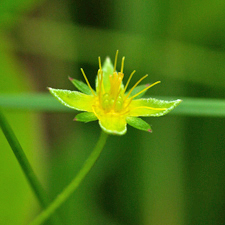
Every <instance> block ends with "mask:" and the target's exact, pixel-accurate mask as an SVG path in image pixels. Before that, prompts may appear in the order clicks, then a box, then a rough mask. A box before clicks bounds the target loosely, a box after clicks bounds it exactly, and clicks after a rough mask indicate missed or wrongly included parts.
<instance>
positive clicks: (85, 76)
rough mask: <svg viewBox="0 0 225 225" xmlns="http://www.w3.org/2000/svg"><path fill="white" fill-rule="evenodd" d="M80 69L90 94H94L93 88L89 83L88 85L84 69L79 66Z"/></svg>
mask: <svg viewBox="0 0 225 225" xmlns="http://www.w3.org/2000/svg"><path fill="white" fill-rule="evenodd" d="M80 70H81V72H82V74H83V76H84V79H85V81H86V83H87V85H88V87H89V88H90V90H91V92H92V94H93V95H94V96H95V92H94V91H93V89H92V88H91V85H90V83H89V81H88V79H87V77H86V75H85V73H84V70H83V69H82V68H81V69H80Z"/></svg>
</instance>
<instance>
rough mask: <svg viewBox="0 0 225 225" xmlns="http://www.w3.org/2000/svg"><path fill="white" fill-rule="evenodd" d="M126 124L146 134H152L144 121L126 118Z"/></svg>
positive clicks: (136, 118)
mask: <svg viewBox="0 0 225 225" xmlns="http://www.w3.org/2000/svg"><path fill="white" fill-rule="evenodd" d="M126 121H127V123H128V124H129V125H130V126H132V127H134V128H136V129H139V130H144V131H148V132H152V128H151V127H150V125H149V124H148V123H146V122H145V121H144V120H142V119H141V118H138V117H127V118H126Z"/></svg>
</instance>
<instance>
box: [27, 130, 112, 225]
mask: <svg viewBox="0 0 225 225" xmlns="http://www.w3.org/2000/svg"><path fill="white" fill-rule="evenodd" d="M107 137H108V134H106V133H105V132H104V131H102V132H101V135H100V138H99V140H98V142H97V144H96V146H95V148H94V150H93V151H92V153H91V155H90V156H89V157H88V159H87V160H86V162H85V163H84V165H83V167H82V168H81V170H80V171H79V172H78V174H77V175H76V176H75V178H74V179H73V180H72V182H71V183H70V184H69V185H68V186H67V187H66V188H65V189H64V190H63V191H62V192H61V194H59V195H58V197H57V198H56V199H55V200H54V201H53V202H52V203H51V204H50V205H49V207H48V208H47V209H46V210H44V211H43V212H42V213H41V214H40V215H39V216H37V217H36V219H34V220H33V221H32V222H31V223H30V225H40V224H42V223H43V222H44V221H45V220H46V219H48V217H49V216H50V215H51V214H52V213H53V212H54V211H55V210H56V209H57V208H59V207H60V206H61V204H62V203H63V202H65V201H66V200H67V199H68V198H69V197H70V195H71V194H72V193H73V192H74V191H75V190H76V189H77V187H78V186H79V185H80V183H81V182H82V180H83V179H84V178H85V176H86V175H87V174H88V172H89V171H90V170H91V168H92V167H93V166H94V164H95V163H96V161H97V159H98V158H99V156H100V153H101V152H102V150H103V147H104V145H105V143H106V140H107Z"/></svg>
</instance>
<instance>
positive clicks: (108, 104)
mask: <svg viewBox="0 0 225 225" xmlns="http://www.w3.org/2000/svg"><path fill="white" fill-rule="evenodd" d="M117 55H118V51H117V53H116V57H115V63H114V66H113V64H112V63H111V61H110V59H109V58H106V60H105V62H104V65H103V67H102V66H101V60H100V57H99V58H98V59H99V70H98V73H97V77H96V91H94V90H93V89H92V88H91V86H90V84H89V81H88V79H87V77H86V75H85V73H84V71H83V69H81V71H82V74H83V76H84V78H85V81H86V83H87V84H85V83H83V82H82V81H78V80H76V79H73V78H69V79H70V80H71V82H72V83H73V84H74V85H75V87H76V88H77V89H78V90H79V91H81V92H78V91H69V90H61V89H53V88H49V91H50V92H51V94H52V95H53V96H54V97H56V99H58V100H59V101H60V102H61V103H62V104H63V105H65V106H67V107H69V108H72V109H75V110H79V111H85V112H83V113H80V114H78V115H77V116H76V117H75V120H76V121H81V122H90V121H94V120H99V124H100V126H101V128H102V129H103V130H104V131H105V132H107V133H110V134H117V135H123V134H125V133H126V131H127V123H128V124H129V125H131V126H133V127H135V128H137V129H140V130H145V131H148V132H151V131H152V130H151V127H150V125H149V124H148V123H146V122H145V121H144V120H142V119H141V118H139V117H140V116H141V117H147V116H156V117H157V116H163V115H165V114H167V113H168V112H170V111H171V110H172V109H173V108H175V107H176V106H177V105H179V104H180V102H181V100H179V99H178V100H175V101H163V100H158V99H154V98H140V97H141V96H143V94H144V93H145V92H146V91H147V90H148V89H149V88H151V87H152V86H154V85H156V84H158V83H160V81H157V82H155V83H153V84H151V85H140V86H138V85H139V83H140V82H141V81H142V80H143V79H145V78H146V77H147V75H145V76H144V77H142V78H141V79H140V80H139V81H138V82H137V83H136V84H135V85H134V86H133V87H132V88H131V89H130V90H128V91H127V89H128V85H129V83H130V80H131V78H132V77H133V75H134V73H135V71H133V72H132V73H131V75H130V77H129V79H128V81H127V83H126V85H125V86H124V85H123V77H124V73H123V68H124V59H125V58H124V57H123V58H122V63H121V69H120V72H117V71H116V64H117Z"/></svg>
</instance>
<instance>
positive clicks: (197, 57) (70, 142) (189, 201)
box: [0, 0, 225, 225]
mask: <svg viewBox="0 0 225 225" xmlns="http://www.w3.org/2000/svg"><path fill="white" fill-rule="evenodd" d="M224 12H225V1H220V0H205V1H200V0H189V1H178V0H170V1H162V0H150V1H137V0H136V1H134V0H130V1H125V0H115V1H112V0H110V1H105V0H98V1H96V0H89V1H80V0H76V1H73V0H65V1H60V0H46V1H44V0H43V1H37V0H14V1H13V0H2V1H1V2H0V78H1V82H0V106H2V107H3V109H4V112H5V115H6V117H7V118H8V120H9V122H10V124H11V126H12V128H13V129H14V132H15V133H16V135H17V138H18V139H19V141H20V143H21V145H22V146H23V148H24V150H25V152H26V154H27V156H28V158H29V160H30V161H31V163H32V165H33V167H34V170H35V172H36V173H37V174H38V177H39V178H40V179H41V182H42V183H43V184H44V186H45V188H46V189H47V190H48V191H49V193H51V197H52V198H54V197H55V196H56V195H57V194H58V193H60V192H61V191H62V189H63V188H64V187H65V186H66V185H67V184H68V183H69V182H70V181H71V180H72V178H73V177H74V176H75V174H76V173H77V171H78V170H79V168H80V167H81V166H82V164H83V162H84V161H85V159H86V158H87V157H88V155H89V154H90V152H91V150H92V148H93V147H94V145H95V143H96V141H97V140H98V135H99V133H100V128H99V126H98V124H97V123H96V122H93V123H89V124H83V123H78V122H73V121H72V120H73V118H74V116H75V113H76V112H75V111H68V112H70V113H68V112H66V111H65V112H59V111H57V110H55V109H54V108H52V109H50V110H47V108H48V107H46V110H45V109H40V107H41V102H43V101H38V102H39V103H40V105H39V104H38V103H36V102H35V101H34V102H33V100H35V98H33V97H32V96H34V97H35V96H43V97H44V98H45V97H46V98H47V97H48V95H49V94H48V93H47V90H46V87H48V86H50V87H54V88H62V89H71V90H72V89H73V86H72V84H71V83H70V82H69V80H68V79H67V78H68V76H71V77H74V78H77V79H83V78H82V74H81V72H80V67H82V68H84V71H85V73H86V74H87V76H88V78H89V80H90V83H91V84H92V86H94V81H95V76H96V73H97V69H98V61H97V57H98V56H101V58H102V61H103V60H104V58H105V57H106V56H110V57H111V58H112V59H114V55H115V52H116V50H117V49H119V51H120V53H119V63H118V64H119V65H118V66H120V59H121V57H122V56H125V57H126V60H125V69H124V72H125V75H126V77H125V80H126V79H128V77H129V74H130V73H131V72H132V71H133V70H134V69H135V70H136V71H137V72H136V74H135V79H133V82H135V80H136V81H137V80H138V79H139V78H140V77H142V76H143V75H145V74H146V73H147V74H149V77H148V78H147V79H146V80H147V82H150V83H152V82H155V81H157V80H161V81H162V83H161V84H160V85H157V86H156V87H154V88H152V89H150V90H149V91H148V95H149V96H162V98H163V96H165V98H166V97H171V98H173V99H177V98H181V99H182V98H183V99H184V102H183V103H182V104H184V105H185V97H188V98H191V99H192V100H193V101H194V99H199V98H205V99H211V101H210V102H208V108H210V110H211V111H212V113H211V114H210V115H208V116H207V115H205V116H201V112H200V111H198V110H196V111H195V112H194V113H192V114H188V113H187V112H188V110H190V109H189V108H188V107H187V105H186V107H185V108H183V109H184V110H183V111H182V112H180V113H179V114H178V113H175V112H176V111H175V110H179V107H180V109H182V104H181V105H180V106H179V107H178V108H177V109H175V110H174V113H171V114H169V115H167V116H165V117H162V118H147V119H146V121H147V122H149V123H150V124H151V125H152V128H153V133H152V134H149V133H145V132H142V131H139V130H135V129H133V128H131V127H128V133H127V134H126V135H125V136H121V137H117V136H111V137H110V138H109V140H108V143H107V145H106V147H105V149H104V151H103V153H102V155H101V157H100V159H99V161H98V163H97V164H96V165H95V167H94V169H93V170H92V171H91V173H90V174H89V175H88V177H87V178H86V179H85V181H84V182H83V183H82V184H81V186H80V187H79V189H78V190H77V191H76V192H75V193H74V194H73V195H72V197H71V198H70V199H69V200H68V201H66V202H65V204H63V205H62V207H60V209H58V210H57V213H58V214H59V215H60V217H61V220H62V221H63V224H65V225H71V224H78V225H84V224H92V225H94V224H96V225H97V224H98V225H101V224H104V225H105V224H107V225H108V224H109V225H125V224H129V225H196V224H197V225H207V224H208V225H219V224H220V225H222V224H225V173H224V171H225V148H224V147H225V145H224V140H225V132H224V126H225V121H224V113H222V114H221V115H220V116H219V115H217V114H214V108H213V107H211V106H210V104H211V103H213V102H216V101H217V100H218V99H223V98H224V85H225V16H224ZM132 84H133V83H132ZM40 93H41V94H43V93H46V95H44V94H43V95H40ZM38 94H39V95H38ZM11 97H12V99H14V100H12V104H11V106H10V107H9V106H8V105H7V104H8V103H7V102H8V99H9V98H10V99H11ZM27 97H30V100H31V101H30V102H27V100H26V98H27ZM50 98H52V102H54V103H55V101H56V100H54V99H53V97H50ZM190 102H191V101H190ZM20 103H23V104H25V105H26V104H27V106H26V107H25V108H26V109H21V108H20ZM32 104H33V105H36V107H34V108H33V109H32V110H30V109H29V105H32ZM57 104H59V103H57ZM221 104H222V106H223V108H224V107H225V106H224V101H223V102H222V103H221ZM47 105H48V103H47ZM49 107H50V106H49ZM177 112H178V111H177ZM185 112H186V113H185ZM40 210H41V209H40V208H39V204H38V202H37V200H36V198H35V197H34V195H33V193H32V191H31V189H30V187H29V185H28V183H27V181H26V179H25V177H24V174H23V173H22V171H21V168H20V167H19V165H18V162H17V161H16V159H15V157H14V155H13V153H12V151H11V149H10V147H9V145H8V143H7V141H6V140H5V137H4V135H3V134H2V132H0V224H6V225H8V224H9V225H10V224H18V225H20V224H27V223H28V222H29V221H31V220H32V219H33V218H34V217H35V216H36V215H37V214H38V213H39V212H40Z"/></svg>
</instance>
